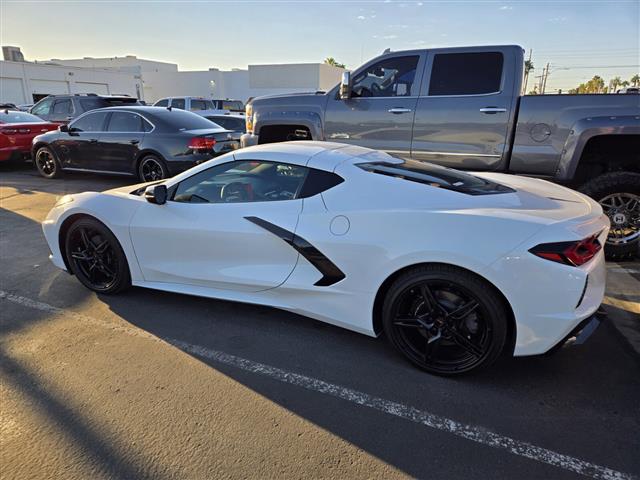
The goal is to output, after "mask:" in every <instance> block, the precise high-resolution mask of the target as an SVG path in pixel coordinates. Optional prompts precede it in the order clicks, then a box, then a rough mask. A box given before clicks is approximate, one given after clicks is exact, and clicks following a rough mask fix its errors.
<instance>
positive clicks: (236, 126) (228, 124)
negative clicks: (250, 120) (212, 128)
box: [207, 117, 246, 133]
mask: <svg viewBox="0 0 640 480" xmlns="http://www.w3.org/2000/svg"><path fill="white" fill-rule="evenodd" d="M207 118H208V119H209V120H211V121H212V122H214V123H216V124H217V125H219V126H221V127H222V128H224V129H225V130H233V131H234V132H242V133H245V132H246V124H245V120H244V118H233V117H207Z"/></svg>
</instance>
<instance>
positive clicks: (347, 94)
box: [340, 72, 351, 100]
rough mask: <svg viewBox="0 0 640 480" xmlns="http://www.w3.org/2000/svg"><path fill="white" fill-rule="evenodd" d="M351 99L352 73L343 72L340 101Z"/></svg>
mask: <svg viewBox="0 0 640 480" xmlns="http://www.w3.org/2000/svg"><path fill="white" fill-rule="evenodd" d="M349 98H351V72H342V80H341V81H340V99H341V100H348V99H349Z"/></svg>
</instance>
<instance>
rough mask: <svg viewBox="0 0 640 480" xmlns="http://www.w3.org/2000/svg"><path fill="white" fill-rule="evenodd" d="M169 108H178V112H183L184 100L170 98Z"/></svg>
mask: <svg viewBox="0 0 640 480" xmlns="http://www.w3.org/2000/svg"><path fill="white" fill-rule="evenodd" d="M171 108H179V109H180V110H184V98H172V99H171Z"/></svg>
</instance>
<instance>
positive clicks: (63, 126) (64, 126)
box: [58, 125, 69, 133]
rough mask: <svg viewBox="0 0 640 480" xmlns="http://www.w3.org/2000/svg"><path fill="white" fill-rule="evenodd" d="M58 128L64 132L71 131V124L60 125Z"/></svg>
mask: <svg viewBox="0 0 640 480" xmlns="http://www.w3.org/2000/svg"><path fill="white" fill-rule="evenodd" d="M58 130H60V131H61V132H63V133H69V125H60V126H59V127H58Z"/></svg>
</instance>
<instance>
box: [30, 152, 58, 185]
mask: <svg viewBox="0 0 640 480" xmlns="http://www.w3.org/2000/svg"><path fill="white" fill-rule="evenodd" d="M33 161H34V163H35V164H36V168H37V169H38V173H39V174H40V175H42V176H43V177H44V178H60V177H61V176H62V167H61V166H60V162H59V161H58V157H56V154H55V153H54V152H53V150H51V148H49V147H40V148H38V150H36V155H35V158H34V159H33Z"/></svg>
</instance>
